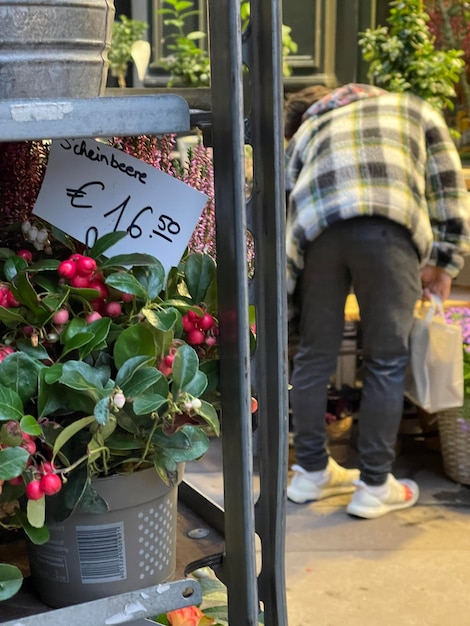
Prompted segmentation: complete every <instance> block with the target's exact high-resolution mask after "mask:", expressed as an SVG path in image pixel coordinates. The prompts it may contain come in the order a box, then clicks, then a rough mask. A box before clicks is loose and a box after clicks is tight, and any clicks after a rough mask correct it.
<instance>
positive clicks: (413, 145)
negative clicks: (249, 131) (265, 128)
mask: <svg viewBox="0 0 470 626" xmlns="http://www.w3.org/2000/svg"><path fill="white" fill-rule="evenodd" d="M356 87H358V88H361V87H364V89H359V90H358V93H357V94H356V93H354V91H353V90H351V88H350V87H346V88H344V87H343V88H340V89H339V90H336V91H338V92H341V93H343V94H344V93H345V91H346V97H334V94H335V92H333V97H332V96H327V97H326V99H325V98H324V99H322V100H320V101H319V102H318V103H316V104H315V105H313V106H312V107H310V109H309V110H308V111H307V112H306V114H305V116H304V122H303V123H302V125H301V126H300V128H299V129H298V131H297V133H296V134H295V135H294V137H293V138H292V139H291V141H290V142H289V144H288V146H287V148H286V190H287V192H288V193H289V208H288V219H287V262H288V268H287V288H288V292H289V294H293V293H294V290H295V284H296V280H297V277H298V275H299V273H300V272H301V270H302V269H303V254H304V250H305V248H306V246H307V245H308V242H310V241H312V240H313V239H315V237H317V236H318V235H319V234H320V233H321V232H322V231H323V230H324V229H325V228H327V227H328V226H330V225H332V224H334V223H335V222H338V221H340V220H345V219H349V218H351V217H356V216H361V215H377V216H382V217H386V218H388V219H391V220H394V221H396V222H398V223H399V224H402V225H403V226H405V227H406V228H408V229H409V230H410V232H411V235H412V238H413V241H414V243H415V245H416V247H417V250H418V252H419V255H420V259H421V262H422V264H423V265H424V264H425V263H431V264H435V265H438V266H441V267H444V268H445V269H446V271H448V272H449V274H451V276H456V275H457V274H458V272H459V271H460V270H461V269H462V266H463V256H464V255H466V254H468V253H470V195H469V193H468V192H467V190H466V187H465V183H464V179H463V175H462V171H461V162H460V157H459V155H458V152H457V150H456V148H455V145H454V142H453V141H452V138H451V137H450V135H449V131H448V128H447V126H446V123H445V121H444V119H443V118H442V116H441V115H440V114H439V113H438V112H437V111H435V110H434V109H433V108H432V107H431V106H430V105H429V104H427V103H426V102H424V101H423V100H421V99H419V98H416V97H414V96H412V95H410V94H395V93H388V92H383V91H382V90H375V91H373V90H372V89H373V88H372V89H371V88H369V90H367V86H361V85H357V86H356ZM348 90H349V95H348ZM305 118H306V119H305Z"/></svg>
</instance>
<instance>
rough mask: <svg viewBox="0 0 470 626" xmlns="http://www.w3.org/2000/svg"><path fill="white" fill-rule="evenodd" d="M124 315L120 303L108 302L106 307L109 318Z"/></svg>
mask: <svg viewBox="0 0 470 626" xmlns="http://www.w3.org/2000/svg"><path fill="white" fill-rule="evenodd" d="M121 313H122V307H121V304H120V302H108V304H107V305H106V306H105V315H108V316H109V317H119V316H120V315H121Z"/></svg>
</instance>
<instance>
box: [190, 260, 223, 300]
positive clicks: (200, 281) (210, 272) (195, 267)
mask: <svg viewBox="0 0 470 626" xmlns="http://www.w3.org/2000/svg"><path fill="white" fill-rule="evenodd" d="M216 270H217V267H216V264H215V261H214V259H212V258H211V257H210V256H208V255H207V254H199V253H198V254H190V255H189V256H188V258H187V259H186V264H185V280H186V285H187V287H188V291H189V293H190V294H191V297H192V299H193V301H194V302H196V303H199V302H204V297H205V295H206V291H207V289H208V287H209V285H210V284H211V282H212V281H213V280H214V278H215V277H216Z"/></svg>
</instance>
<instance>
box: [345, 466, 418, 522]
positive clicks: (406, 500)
mask: <svg viewBox="0 0 470 626" xmlns="http://www.w3.org/2000/svg"><path fill="white" fill-rule="evenodd" d="M356 486H357V489H356V492H355V493H354V495H353V497H352V499H351V502H350V503H349V504H348V506H347V507H346V512H347V513H349V514H350V515H355V516H356V517H363V518H365V519H375V518H376V517H381V516H382V515H386V514H387V513H390V512H391V511H398V510H400V509H407V508H409V507H411V506H413V505H414V504H416V501H417V500H418V498H419V487H418V485H417V484H416V483H415V482H414V481H413V480H407V479H403V480H397V479H396V478H395V477H394V476H393V475H392V474H389V475H388V477H387V482H386V483H385V485H380V486H379V487H371V486H370V485H366V484H365V483H364V482H362V480H358V481H357V482H356Z"/></svg>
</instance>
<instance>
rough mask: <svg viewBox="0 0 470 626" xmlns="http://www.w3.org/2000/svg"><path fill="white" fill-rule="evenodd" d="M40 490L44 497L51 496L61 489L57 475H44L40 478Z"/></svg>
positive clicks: (60, 482)
mask: <svg viewBox="0 0 470 626" xmlns="http://www.w3.org/2000/svg"><path fill="white" fill-rule="evenodd" d="M30 484H31V483H30ZM41 489H42V490H43V491H44V493H45V494H46V496H53V495H54V494H55V493H58V492H59V491H60V490H61V489H62V481H61V480H60V477H59V476H57V474H45V475H44V476H43V477H42V478H41Z"/></svg>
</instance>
